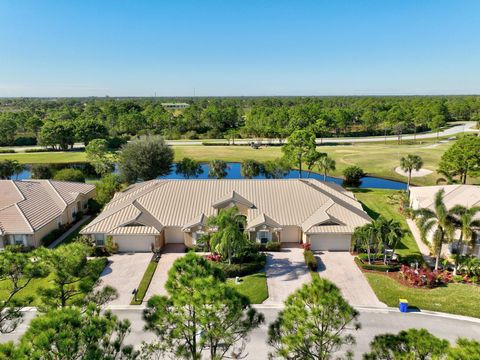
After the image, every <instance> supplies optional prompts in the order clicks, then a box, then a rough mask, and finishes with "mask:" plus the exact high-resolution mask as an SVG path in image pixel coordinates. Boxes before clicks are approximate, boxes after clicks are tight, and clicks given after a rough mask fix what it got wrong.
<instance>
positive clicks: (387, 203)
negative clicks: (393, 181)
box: [354, 189, 422, 260]
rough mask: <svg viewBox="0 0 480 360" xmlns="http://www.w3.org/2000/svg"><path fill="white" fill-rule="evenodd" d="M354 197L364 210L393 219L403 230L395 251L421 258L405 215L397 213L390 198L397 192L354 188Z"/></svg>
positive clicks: (395, 205)
mask: <svg viewBox="0 0 480 360" xmlns="http://www.w3.org/2000/svg"><path fill="white" fill-rule="evenodd" d="M354 193H355V197H356V198H357V199H358V200H359V201H360V202H361V203H362V205H363V208H364V209H365V211H366V212H367V213H368V214H369V215H370V217H372V218H373V219H376V218H377V217H379V216H380V215H383V216H384V217H385V218H387V219H394V220H396V221H398V222H399V223H400V224H401V225H402V228H403V229H404V230H405V235H404V237H403V238H402V241H401V243H400V244H399V245H398V247H397V249H396V252H397V253H398V254H399V255H402V256H411V255H414V256H417V257H418V259H419V260H421V259H422V256H421V253H420V250H419V249H418V246H417V243H416V242H415V239H414V238H413V236H412V234H411V232H410V229H409V228H408V225H407V222H406V221H405V217H404V216H403V215H402V214H400V213H399V210H398V208H399V206H398V204H397V203H396V202H395V200H394V199H392V198H391V197H392V195H395V194H398V193H399V192H398V191H396V190H383V189H357V190H354Z"/></svg>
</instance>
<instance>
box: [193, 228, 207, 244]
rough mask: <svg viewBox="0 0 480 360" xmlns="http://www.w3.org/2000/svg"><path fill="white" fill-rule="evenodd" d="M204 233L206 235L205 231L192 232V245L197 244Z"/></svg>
mask: <svg viewBox="0 0 480 360" xmlns="http://www.w3.org/2000/svg"><path fill="white" fill-rule="evenodd" d="M203 235H205V232H203V231H194V232H192V245H197V240H198V239H200V238H201V237H202V236H203Z"/></svg>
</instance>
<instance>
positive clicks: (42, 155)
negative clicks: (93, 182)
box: [0, 151, 87, 164]
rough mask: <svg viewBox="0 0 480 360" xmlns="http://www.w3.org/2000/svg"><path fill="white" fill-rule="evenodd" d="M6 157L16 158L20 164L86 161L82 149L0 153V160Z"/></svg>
mask: <svg viewBox="0 0 480 360" xmlns="http://www.w3.org/2000/svg"><path fill="white" fill-rule="evenodd" d="M6 159H10V160H17V161H18V162H20V163H22V164H50V163H57V164H62V163H64V164H65V163H74V162H86V161H87V158H86V155H85V152H82V151H66V152H38V153H17V154H0V161H1V160H6Z"/></svg>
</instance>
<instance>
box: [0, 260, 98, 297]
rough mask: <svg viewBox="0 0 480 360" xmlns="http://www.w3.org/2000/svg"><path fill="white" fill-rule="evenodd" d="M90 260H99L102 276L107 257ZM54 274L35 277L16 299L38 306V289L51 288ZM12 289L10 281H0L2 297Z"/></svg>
mask: <svg viewBox="0 0 480 360" xmlns="http://www.w3.org/2000/svg"><path fill="white" fill-rule="evenodd" d="M89 261H95V262H97V263H98V264H97V265H98V266H96V268H98V271H97V274H96V278H98V277H99V276H100V274H101V273H102V271H103V269H104V268H105V265H106V263H107V261H106V259H105V258H97V259H93V260H89ZM53 276H54V275H53V274H50V275H48V276H47V277H45V278H40V279H34V280H32V281H31V282H30V283H29V284H28V285H27V286H26V287H25V288H24V289H22V290H20V291H19V292H18V293H16V294H15V296H14V299H17V300H19V301H20V302H21V303H23V304H24V305H25V306H38V305H40V304H41V302H40V298H39V296H38V295H37V292H38V289H40V288H49V287H51V281H52V280H53ZM9 289H10V283H9V281H7V280H2V281H0V299H4V298H6V297H7V295H8V293H9ZM29 297H33V302H32V303H26V302H24V301H26V299H27V298H29Z"/></svg>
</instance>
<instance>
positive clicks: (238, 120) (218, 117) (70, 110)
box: [0, 96, 480, 150]
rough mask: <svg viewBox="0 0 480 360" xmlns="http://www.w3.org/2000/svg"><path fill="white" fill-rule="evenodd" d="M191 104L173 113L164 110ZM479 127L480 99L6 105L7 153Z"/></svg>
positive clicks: (3, 137) (2, 126) (1, 112)
mask: <svg viewBox="0 0 480 360" xmlns="http://www.w3.org/2000/svg"><path fill="white" fill-rule="evenodd" d="M165 101H168V102H172V101H185V102H187V103H188V104H189V106H188V107H187V108H186V109H182V110H168V109H165V108H164V106H163V105H162V102H165ZM467 120H473V121H478V120H480V97H478V96H431V97H422V96H410V97H407V96H405V97H236V98H184V99H182V98H175V99H173V100H172V98H167V99H165V98H163V99H162V98H119V99H112V98H64V99H33V98H29V99H2V100H0V146H1V145H33V144H37V143H38V144H40V145H44V146H47V147H52V148H59V149H62V150H66V149H68V148H69V147H71V146H72V145H73V144H74V143H75V142H83V143H85V144H88V142H89V141H91V140H92V139H96V138H105V139H107V138H114V139H115V138H118V137H126V138H130V137H131V136H140V135H144V134H156V135H162V136H163V137H165V138H168V139H178V138H188V139H197V138H235V137H262V138H279V139H284V138H286V137H288V135H289V134H291V133H292V132H294V131H295V130H300V129H306V128H308V129H310V130H311V131H313V132H314V133H315V136H316V137H320V138H321V137H327V136H328V137H332V136H340V135H354V136H355V135H375V134H399V135H400V134H403V133H406V132H408V133H416V132H418V131H424V130H438V129H439V128H441V127H442V126H444V125H445V124H446V122H448V121H467Z"/></svg>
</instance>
